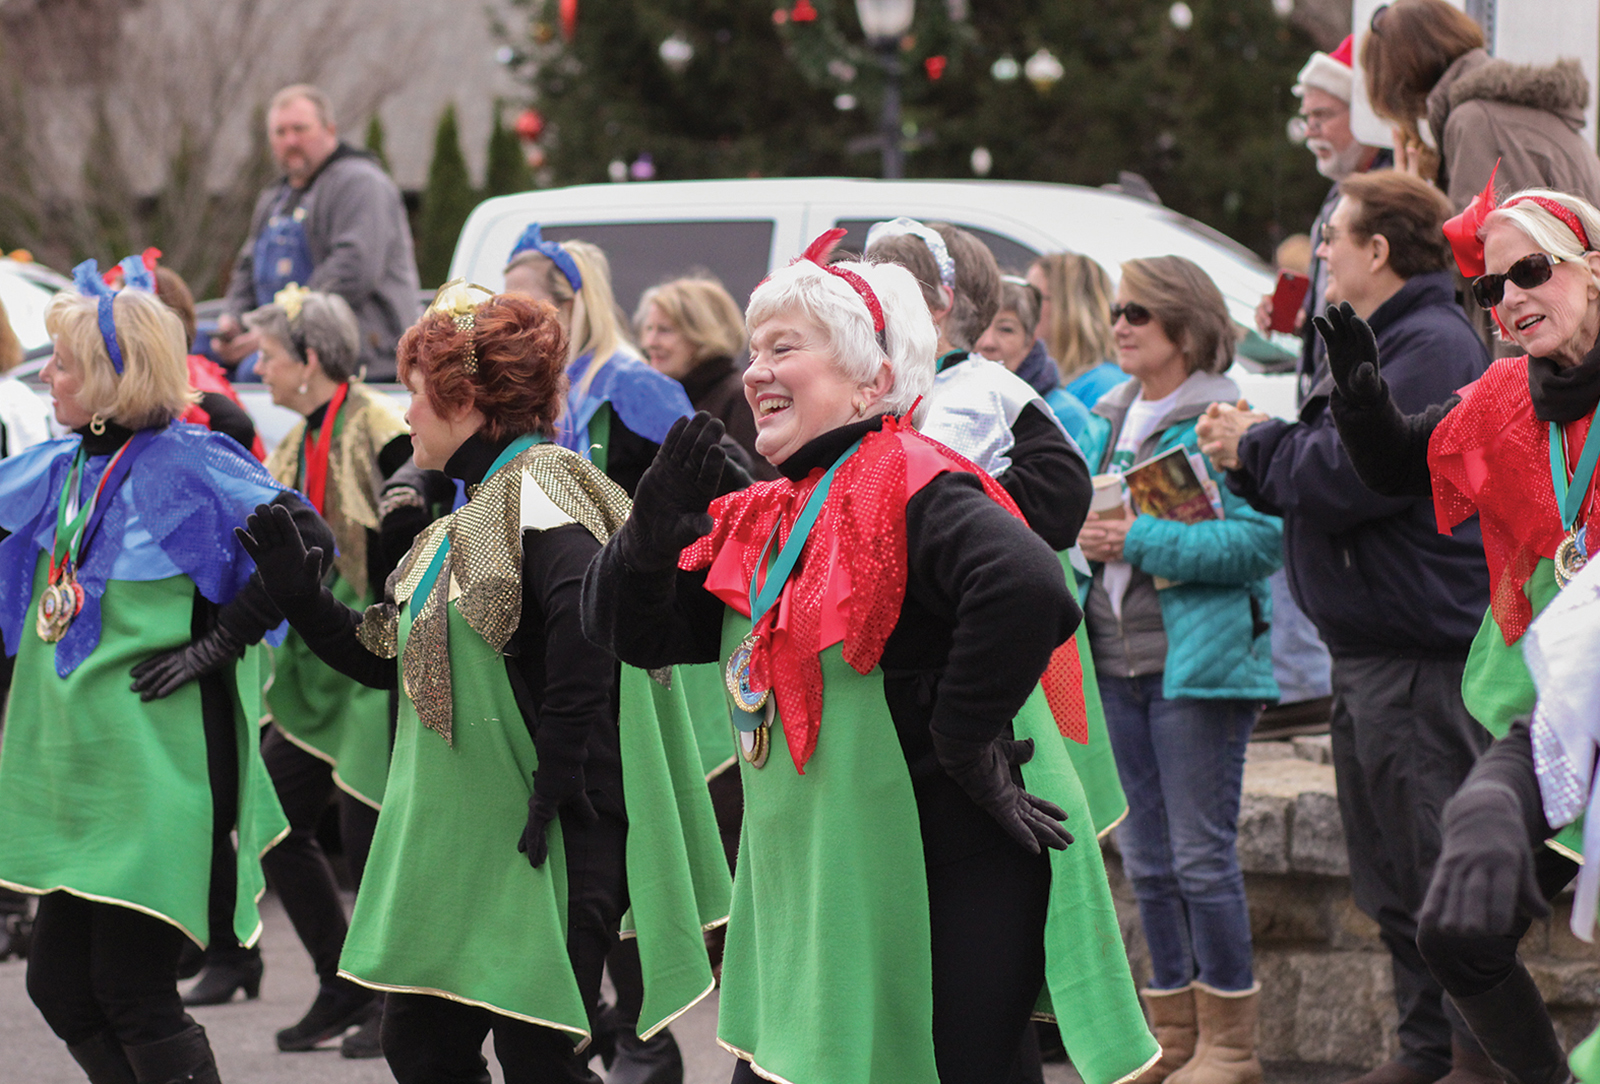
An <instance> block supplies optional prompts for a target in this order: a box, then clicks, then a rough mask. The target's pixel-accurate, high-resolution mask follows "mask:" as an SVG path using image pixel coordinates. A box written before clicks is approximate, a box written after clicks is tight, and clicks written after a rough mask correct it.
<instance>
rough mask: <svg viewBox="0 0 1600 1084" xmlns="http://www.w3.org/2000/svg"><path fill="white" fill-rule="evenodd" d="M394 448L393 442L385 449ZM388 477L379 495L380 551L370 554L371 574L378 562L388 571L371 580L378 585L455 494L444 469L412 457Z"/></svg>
mask: <svg viewBox="0 0 1600 1084" xmlns="http://www.w3.org/2000/svg"><path fill="white" fill-rule="evenodd" d="M407 439H408V441H409V438H407ZM393 447H394V443H393V442H392V441H391V442H390V443H389V445H387V446H386V447H385V448H384V451H385V452H388V451H389V449H390V448H393ZM381 462H382V460H381V459H380V465H381ZM387 478H388V481H387V482H385V483H384V486H383V493H382V494H381V495H380V496H379V498H378V516H379V523H378V545H377V547H376V548H377V550H378V551H379V554H378V556H377V558H373V557H372V556H371V554H370V551H369V556H368V569H369V573H370V572H371V570H372V569H373V567H374V566H375V565H376V566H378V567H380V568H382V569H384V570H385V571H383V572H382V575H381V576H379V577H376V578H373V579H372V580H371V582H372V584H373V585H374V587H377V588H381V587H382V585H383V583H384V581H385V580H386V579H387V578H388V576H389V572H391V571H393V570H394V569H395V568H397V567H399V565H400V562H401V561H402V560H403V559H404V558H405V555H406V554H407V553H408V552H410V550H411V543H412V542H414V541H416V537H417V535H419V534H421V533H422V529H423V528H424V527H426V526H427V525H428V524H430V523H432V522H433V521H434V520H436V519H438V518H439V517H440V516H441V515H443V514H445V513H446V512H448V511H449V510H450V506H451V505H452V504H453V503H454V502H455V495H456V488H455V483H454V482H452V481H451V480H450V478H449V476H448V475H446V474H445V473H444V472H443V471H436V470H423V469H422V468H421V467H419V466H417V465H416V463H414V462H412V461H411V460H409V459H408V460H406V461H405V462H404V463H402V464H400V465H399V466H398V467H396V468H395V469H394V470H393V471H391V472H390V473H389V474H388V475H387Z"/></svg>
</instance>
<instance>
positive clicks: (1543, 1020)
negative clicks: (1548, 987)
mask: <svg viewBox="0 0 1600 1084" xmlns="http://www.w3.org/2000/svg"><path fill="white" fill-rule="evenodd" d="M1450 1000H1451V1001H1454V1002H1455V1004H1456V1008H1457V1009H1459V1010H1460V1011H1461V1017H1462V1019H1463V1020H1465V1021H1466V1022H1467V1026H1468V1027H1470V1028H1471V1029H1472V1034H1473V1035H1475V1036H1476V1037H1477V1039H1478V1042H1479V1043H1481V1044H1482V1045H1483V1050H1484V1053H1486V1054H1488V1055H1489V1057H1490V1059H1491V1060H1493V1061H1494V1063H1495V1065H1497V1066H1498V1067H1499V1068H1500V1071H1501V1072H1503V1073H1504V1074H1505V1075H1506V1078H1507V1079H1508V1080H1510V1081H1511V1082H1512V1084H1566V1082H1567V1081H1570V1080H1572V1072H1571V1070H1569V1069H1568V1068H1567V1058H1566V1055H1565V1054H1563V1053H1562V1052H1561V1041H1560V1040H1559V1039H1557V1038H1556V1029H1555V1026H1554V1025H1553V1024H1551V1022H1550V1012H1549V1010H1547V1009H1546V1008H1545V1005H1544V998H1543V997H1541V996H1540V995H1539V988H1538V987H1537V986H1535V985H1534V983H1533V976H1532V975H1530V974H1528V969H1527V968H1526V967H1524V966H1522V962H1521V961H1520V960H1519V961H1518V962H1517V967H1516V970H1515V971H1513V972H1511V975H1510V977H1509V978H1507V979H1505V980H1504V981H1503V982H1501V983H1500V985H1499V986H1496V987H1494V988H1493V989H1490V990H1487V991H1485V992H1484V993H1481V994H1475V995H1473V996H1472V997H1456V996H1454V995H1451V998H1450Z"/></svg>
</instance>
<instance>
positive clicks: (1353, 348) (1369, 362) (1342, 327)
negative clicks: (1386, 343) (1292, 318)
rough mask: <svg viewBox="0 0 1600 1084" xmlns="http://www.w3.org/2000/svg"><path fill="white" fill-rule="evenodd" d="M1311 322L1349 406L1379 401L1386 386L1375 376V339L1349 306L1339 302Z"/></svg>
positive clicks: (1366, 325) (1340, 391) (1376, 358)
mask: <svg viewBox="0 0 1600 1084" xmlns="http://www.w3.org/2000/svg"><path fill="white" fill-rule="evenodd" d="M1311 322H1312V323H1313V324H1315V325H1316V328H1317V334H1318V335H1321V336H1322V341H1323V343H1324V344H1326V345H1327V347H1328V368H1329V370H1330V371H1331V372H1332V373H1333V382H1334V384H1335V385H1337V386H1338V388H1339V394H1340V395H1342V396H1344V398H1345V400H1346V401H1347V402H1349V403H1350V404H1351V405H1352V406H1358V407H1360V406H1371V405H1373V404H1376V403H1378V402H1379V401H1381V400H1382V399H1383V396H1384V392H1385V390H1386V386H1385V384H1384V382H1383V377H1381V376H1379V375H1378V339H1377V336H1375V335H1373V333H1372V328H1371V326H1370V325H1368V323H1367V322H1366V321H1365V320H1363V319H1361V317H1359V316H1357V315H1356V313H1355V310H1354V309H1352V308H1351V307H1350V302H1348V301H1343V302H1340V303H1339V305H1338V307H1337V308H1335V307H1334V306H1332V305H1329V306H1328V311H1327V314H1326V315H1324V316H1316V317H1312V321H1311Z"/></svg>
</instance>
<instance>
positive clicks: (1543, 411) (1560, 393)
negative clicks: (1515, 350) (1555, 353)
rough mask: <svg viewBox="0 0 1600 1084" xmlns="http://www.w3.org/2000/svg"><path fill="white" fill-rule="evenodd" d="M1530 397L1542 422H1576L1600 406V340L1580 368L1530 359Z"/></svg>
mask: <svg viewBox="0 0 1600 1084" xmlns="http://www.w3.org/2000/svg"><path fill="white" fill-rule="evenodd" d="M1528 395H1529V396H1530V397H1531V398H1532V399H1533V414H1534V417H1536V418H1538V419H1539V420H1540V421H1542V422H1559V423H1560V424H1562V425H1565V424H1566V423H1567V422H1575V421H1577V420H1578V419H1579V418H1582V417H1584V416H1585V415H1586V414H1588V413H1589V412H1590V411H1591V410H1593V409H1594V408H1595V404H1596V403H1600V340H1596V342H1595V344H1594V345H1593V346H1591V347H1590V348H1589V352H1588V353H1587V354H1585V355H1584V357H1583V360H1582V361H1580V362H1579V363H1578V364H1577V365H1573V366H1567V367H1564V366H1562V365H1561V364H1560V363H1559V362H1557V361H1555V360H1553V359H1551V358H1529V359H1528Z"/></svg>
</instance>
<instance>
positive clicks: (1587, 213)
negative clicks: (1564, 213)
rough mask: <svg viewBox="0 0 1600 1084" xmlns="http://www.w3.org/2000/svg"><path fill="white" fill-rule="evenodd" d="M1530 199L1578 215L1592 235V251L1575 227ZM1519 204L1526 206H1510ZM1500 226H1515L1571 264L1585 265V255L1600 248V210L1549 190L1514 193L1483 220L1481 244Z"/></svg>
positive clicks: (1539, 189)
mask: <svg viewBox="0 0 1600 1084" xmlns="http://www.w3.org/2000/svg"><path fill="white" fill-rule="evenodd" d="M1530 196H1531V197H1537V198H1539V199H1547V200H1550V201H1551V202H1552V203H1558V204H1560V205H1561V206H1563V207H1565V208H1566V209H1567V210H1569V211H1571V212H1572V213H1573V214H1575V215H1577V216H1578V221H1579V222H1580V223H1581V224H1582V225H1583V232H1584V233H1586V234H1588V235H1589V247H1588V248H1587V249H1585V248H1584V247H1583V244H1582V242H1580V241H1579V240H1578V236H1577V234H1575V233H1573V232H1572V227H1571V226H1568V225H1567V224H1566V223H1565V222H1563V221H1561V220H1560V219H1559V218H1557V217H1556V216H1555V215H1553V214H1551V213H1550V212H1549V211H1547V210H1545V209H1544V208H1543V207H1541V206H1539V205H1538V204H1537V203H1535V202H1534V201H1533V200H1532V199H1528V198H1525V197H1530ZM1516 200H1522V202H1521V203H1517V204H1516V205H1515V206H1510V207H1508V206H1506V204H1509V203H1513V202H1514V201H1516ZM1499 222H1504V223H1506V224H1507V225H1510V226H1515V227H1516V228H1517V229H1519V230H1521V231H1522V232H1523V233H1525V234H1527V236H1528V240H1530V241H1532V242H1533V243H1534V244H1536V245H1538V246H1539V248H1541V249H1542V250H1544V251H1545V252H1546V253H1548V254H1549V255H1551V256H1554V257H1555V258H1556V259H1558V260H1563V261H1566V262H1569V263H1579V262H1582V260H1583V254H1584V253H1585V252H1594V251H1595V250H1596V249H1597V248H1600V210H1597V209H1596V208H1595V206H1594V204H1592V203H1590V202H1589V201H1588V200H1586V199H1582V198H1580V197H1578V196H1574V195H1572V194H1571V193H1568V192H1556V191H1553V190H1551V189H1549V188H1524V189H1523V190H1522V191H1520V192H1513V193H1512V194H1511V195H1509V196H1507V197H1506V199H1505V201H1504V202H1503V203H1501V205H1500V206H1499V207H1497V208H1495V209H1494V210H1493V211H1491V212H1489V216H1488V217H1487V218H1485V219H1484V220H1483V229H1482V230H1480V231H1479V233H1478V240H1480V241H1481V240H1483V237H1484V233H1485V232H1486V231H1487V230H1488V228H1489V226H1490V225H1491V224H1494V223H1499Z"/></svg>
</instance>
